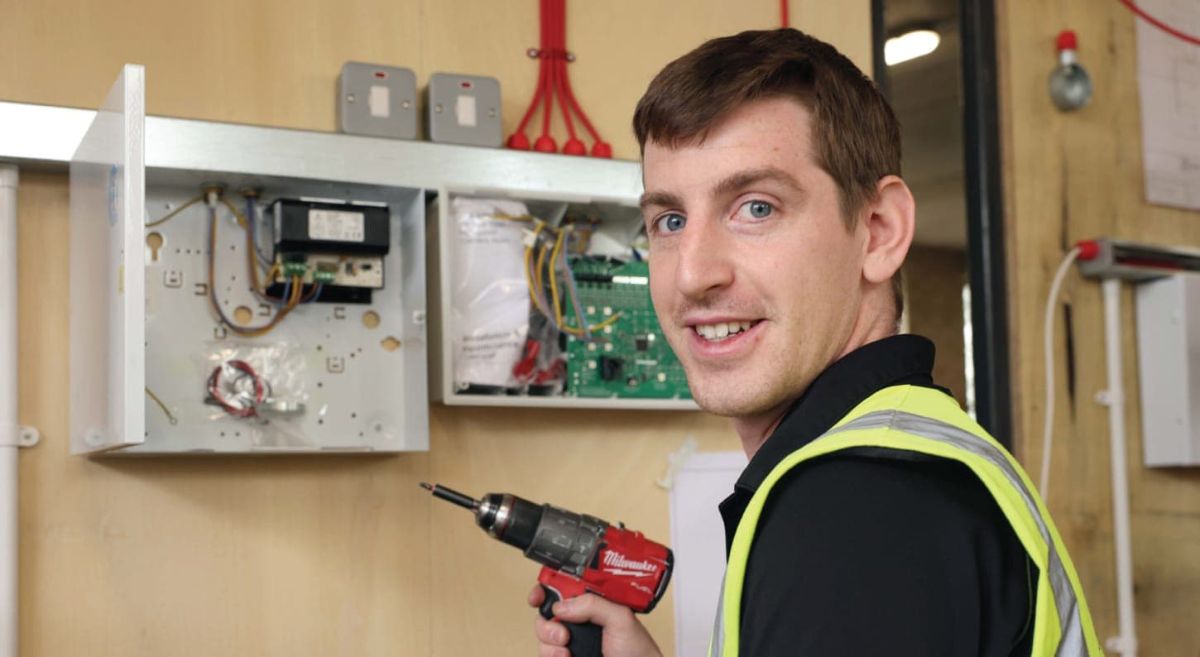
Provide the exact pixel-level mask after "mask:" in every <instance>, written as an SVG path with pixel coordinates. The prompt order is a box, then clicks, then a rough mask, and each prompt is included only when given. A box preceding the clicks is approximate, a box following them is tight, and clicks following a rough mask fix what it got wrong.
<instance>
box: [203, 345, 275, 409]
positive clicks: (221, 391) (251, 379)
mask: <svg viewBox="0 0 1200 657" xmlns="http://www.w3.org/2000/svg"><path fill="white" fill-rule="evenodd" d="M227 370H228V371H229V372H231V373H232V378H229V377H225V376H223V375H225V374H226V372H227ZM243 382H245V383H243ZM245 384H249V388H250V389H249V390H245V391H242V390H240V389H239V386H240V385H241V386H243V387H244V385H245ZM227 389H228V390H232V391H233V392H234V394H233V395H232V396H231V397H230V396H227V395H226V394H225V393H226V390H227ZM208 396H209V398H211V399H212V401H213V403H215V404H217V405H218V406H220V407H221V408H222V409H223V410H224V411H225V412H226V413H228V414H230V415H232V416H234V417H254V416H256V415H258V407H259V406H261V405H262V403H263V402H264V401H266V398H267V384H266V382H265V381H264V379H263V378H262V377H261V376H259V374H258V372H256V371H255V370H254V368H253V367H252V366H251V365H250V363H247V362H246V361H244V360H238V359H233V360H227V361H225V362H224V363H222V364H220V365H217V366H216V368H214V369H213V371H212V374H210V375H209V376H208Z"/></svg>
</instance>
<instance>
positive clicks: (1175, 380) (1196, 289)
mask: <svg viewBox="0 0 1200 657" xmlns="http://www.w3.org/2000/svg"><path fill="white" fill-rule="evenodd" d="M1136 296H1137V345H1138V383H1139V386H1138V388H1139V389H1140V393H1141V402H1142V444H1143V446H1144V457H1145V462H1146V465H1147V466H1188V465H1192V466H1195V465H1200V274H1176V275H1174V276H1168V277H1166V278H1159V279H1157V280H1153V281H1150V282H1147V283H1141V284H1139V285H1138V286H1137V288H1136Z"/></svg>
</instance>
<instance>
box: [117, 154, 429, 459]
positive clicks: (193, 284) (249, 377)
mask: <svg viewBox="0 0 1200 657" xmlns="http://www.w3.org/2000/svg"><path fill="white" fill-rule="evenodd" d="M151 178H152V180H153V176H152V177H151ZM236 182H237V184H232V181H231V183H230V184H227V185H226V186H225V187H224V188H223V189H220V188H218V189H220V191H219V192H216V193H218V194H219V195H220V196H219V200H218V201H217V202H215V203H211V202H209V201H208V200H207V199H206V198H204V195H205V194H212V193H213V191H212V190H213V189H214V187H213V186H212V184H211V183H209V182H205V183H202V184H201V185H200V186H198V187H189V186H186V185H177V184H170V183H167V184H150V185H148V187H147V193H146V228H145V232H146V235H145V240H146V247H145V248H146V254H145V255H146V266H145V279H144V280H145V282H144V284H145V295H146V319H145V341H146V347H145V349H146V359H147V366H146V382H145V386H146V390H145V393H146V394H145V403H146V429H145V431H146V433H145V438H146V440H145V443H144V444H143V445H142V446H139V447H138V448H136V449H137V450H139V451H154V452H175V451H184V452H198V451H214V452H242V451H254V452H260V453H261V452H272V451H276V452H309V451H329V450H337V451H400V450H404V449H411V448H413V446H414V445H421V446H423V445H424V444H425V442H424V441H425V440H427V438H425V431H426V429H425V424H426V422H427V420H425V412H426V411H425V408H424V407H423V402H421V401H420V400H421V399H422V397H423V395H418V396H417V397H416V399H414V400H413V401H414V402H416V404H414V405H413V406H410V405H408V404H402V403H396V402H397V400H398V399H402V398H405V397H406V396H407V395H406V392H407V393H411V392H419V393H424V390H423V389H422V388H423V386H418V390H416V391H413V390H411V389H410V388H411V387H412V385H413V381H411V377H409V376H408V375H407V373H406V367H405V362H404V357H403V356H404V353H405V350H406V349H407V350H408V351H409V352H411V351H412V346H408V345H407V343H408V342H410V341H412V340H413V339H414V337H415V336H414V331H413V328H414V327H413V325H412V321H413V319H414V318H413V313H414V312H419V309H420V307H421V305H420V304H419V298H414V296H413V294H412V293H413V289H412V285H411V284H409V285H406V281H404V280H403V278H402V276H403V273H404V272H405V271H406V270H407V271H411V268H412V267H413V266H414V265H415V264H419V261H418V263H410V262H406V260H407V259H412V258H414V257H415V256H416V253H417V252H418V251H416V250H414V249H415V247H417V246H419V245H409V244H406V243H405V241H404V240H403V239H402V238H403V237H409V238H411V237H412V236H413V235H414V230H413V229H414V226H413V224H417V223H420V221H421V220H422V210H423V202H422V200H421V198H420V197H421V195H420V194H419V193H417V192H415V191H411V190H410V191H403V190H387V189H367V188H361V187H357V186H341V185H321V184H314V183H309V184H303V183H299V184H298V183H295V182H290V181H257V180H256V181H253V182H256V183H258V184H259V185H261V186H258V187H251V188H239V187H238V185H240V184H245V183H248V182H251V181H249V180H240V181H236ZM235 189H240V193H239V192H235V191H233V190H235ZM318 191H319V192H321V193H322V198H320V199H314V198H311V197H309V196H306V194H312V193H314V192H318ZM334 194H336V195H338V196H340V197H341V198H340V199H338V198H331V196H332V195H334ZM327 195H328V196H327ZM263 199H266V200H263ZM414 302H415V303H414ZM414 346H416V345H414ZM419 351H423V349H419ZM422 355H423V354H422ZM409 369H411V366H410V368H409ZM413 416H415V417H413Z"/></svg>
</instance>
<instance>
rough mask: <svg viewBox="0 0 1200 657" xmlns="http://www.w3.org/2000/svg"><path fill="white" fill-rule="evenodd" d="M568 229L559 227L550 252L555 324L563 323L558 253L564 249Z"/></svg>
mask: <svg viewBox="0 0 1200 657" xmlns="http://www.w3.org/2000/svg"><path fill="white" fill-rule="evenodd" d="M565 235H566V231H564V230H562V229H559V231H558V237H556V238H555V239H554V250H553V251H552V252H551V253H550V296H551V297H552V298H553V300H554V325H555V326H562V325H563V316H562V303H561V301H560V300H559V298H558V254H559V252H560V251H562V245H563V238H564V236H565Z"/></svg>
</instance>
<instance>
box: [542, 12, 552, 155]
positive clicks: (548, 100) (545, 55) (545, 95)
mask: <svg viewBox="0 0 1200 657" xmlns="http://www.w3.org/2000/svg"><path fill="white" fill-rule="evenodd" d="M553 5H554V0H542V2H541V19H542V24H544V28H542V40H541V61H540V62H539V66H541V70H542V71H544V72H545V73H546V76H545V80H544V84H542V94H541V100H542V102H544V103H545V108H544V109H542V114H541V135H542V137H548V135H550V121H551V119H552V117H553V113H554V88H553V84H554V78H553V76H554V73H553V70H552V68H550V66H551V59H552V58H553V56H554V53H553V49H554V46H553V35H554V16H553Z"/></svg>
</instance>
